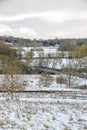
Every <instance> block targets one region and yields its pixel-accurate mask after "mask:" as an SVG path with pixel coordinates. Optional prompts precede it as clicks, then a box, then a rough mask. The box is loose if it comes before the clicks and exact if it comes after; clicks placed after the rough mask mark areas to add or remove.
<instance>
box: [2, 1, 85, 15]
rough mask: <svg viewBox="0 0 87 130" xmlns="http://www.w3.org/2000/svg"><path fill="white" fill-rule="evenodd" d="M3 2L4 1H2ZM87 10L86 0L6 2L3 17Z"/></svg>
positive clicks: (3, 7)
mask: <svg viewBox="0 0 87 130" xmlns="http://www.w3.org/2000/svg"><path fill="white" fill-rule="evenodd" d="M1 1H2V0H1ZM75 9H77V10H83V9H85V10H87V7H86V0H7V1H6V0H4V4H3V5H0V14H1V15H16V14H22V13H28V12H35V11H42V12H43V11H47V10H69V11H70V10H75Z"/></svg>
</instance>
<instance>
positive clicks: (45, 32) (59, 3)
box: [0, 0, 87, 39]
mask: <svg viewBox="0 0 87 130" xmlns="http://www.w3.org/2000/svg"><path fill="white" fill-rule="evenodd" d="M0 35H12V36H18V37H25V38H45V39H48V38H55V37H58V38H82V37H83V38H84V37H87V0H0Z"/></svg>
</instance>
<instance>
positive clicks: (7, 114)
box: [0, 99, 87, 130]
mask: <svg viewBox="0 0 87 130" xmlns="http://www.w3.org/2000/svg"><path fill="white" fill-rule="evenodd" d="M0 130H87V101H84V100H83V101H80V100H56V99H55V100H51V99H50V100H49V99H48V100H43V99H42V100H38V101H36V99H29V100H26V99H25V100H20V101H10V100H9V101H5V100H0Z"/></svg>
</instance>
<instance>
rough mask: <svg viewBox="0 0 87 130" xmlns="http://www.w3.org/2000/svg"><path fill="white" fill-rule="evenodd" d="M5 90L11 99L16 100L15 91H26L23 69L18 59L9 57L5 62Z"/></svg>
mask: <svg viewBox="0 0 87 130" xmlns="http://www.w3.org/2000/svg"><path fill="white" fill-rule="evenodd" d="M3 73H4V80H3V90H5V91H7V92H8V93H9V94H10V96H11V99H13V98H14V92H15V91H18V90H19V91H21V90H23V89H24V86H23V85H22V77H21V73H22V69H21V65H20V63H19V61H18V59H15V58H11V57H8V58H7V59H5V60H4V61H3Z"/></svg>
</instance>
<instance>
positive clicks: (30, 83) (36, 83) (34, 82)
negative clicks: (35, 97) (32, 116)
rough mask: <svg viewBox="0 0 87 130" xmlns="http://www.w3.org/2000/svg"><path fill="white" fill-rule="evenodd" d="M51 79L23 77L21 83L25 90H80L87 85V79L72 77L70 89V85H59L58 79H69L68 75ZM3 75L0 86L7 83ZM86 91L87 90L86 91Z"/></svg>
mask: <svg viewBox="0 0 87 130" xmlns="http://www.w3.org/2000/svg"><path fill="white" fill-rule="evenodd" d="M50 76H51V78H49V79H46V77H43V76H41V75H21V76H20V78H19V80H20V83H23V85H24V87H25V90H65V89H67V90H71V89H73V90H75V91H76V90H79V89H78V88H80V86H82V85H86V84H87V79H85V78H79V77H77V76H71V77H70V78H71V79H70V80H71V81H70V84H71V87H70V88H69V87H68V84H63V83H62V84H57V83H56V78H57V77H62V78H64V79H67V81H68V80H69V79H68V75H65V74H59V75H50ZM3 79H4V78H3V75H0V86H1V85H2V84H3V83H5V80H3ZM85 91H86V90H85Z"/></svg>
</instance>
